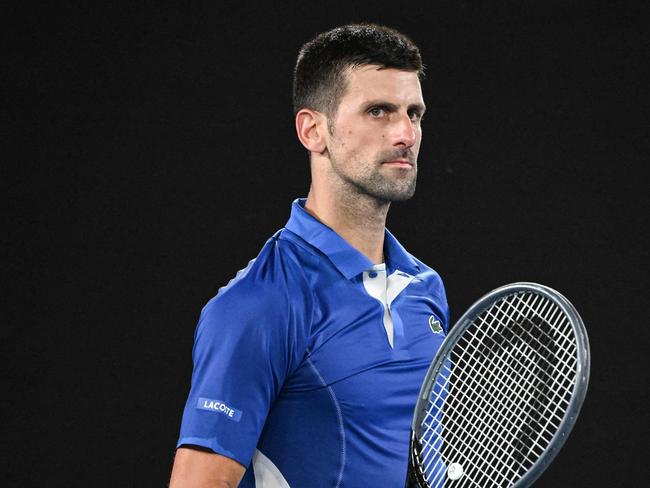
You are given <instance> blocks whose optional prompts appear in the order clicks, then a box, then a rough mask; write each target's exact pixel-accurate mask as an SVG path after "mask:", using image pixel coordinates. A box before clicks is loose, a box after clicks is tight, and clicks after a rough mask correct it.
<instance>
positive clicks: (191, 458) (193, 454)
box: [169, 447, 246, 488]
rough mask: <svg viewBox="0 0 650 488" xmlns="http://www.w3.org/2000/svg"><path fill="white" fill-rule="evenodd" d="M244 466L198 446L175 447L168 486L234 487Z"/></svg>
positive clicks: (195, 487)
mask: <svg viewBox="0 0 650 488" xmlns="http://www.w3.org/2000/svg"><path fill="white" fill-rule="evenodd" d="M245 471H246V468H244V466H242V465H241V464H239V463H238V462H237V461H233V460H232V459H230V458H228V457H226V456H221V455H220V454H215V453H213V452H212V451H207V450H203V449H198V448H189V447H179V448H178V449H176V457H175V458H174V467H173V469H172V476H171V480H170V482H169V488H235V487H236V486H237V485H239V482H240V481H241V479H242V478H243V476H244V472H245Z"/></svg>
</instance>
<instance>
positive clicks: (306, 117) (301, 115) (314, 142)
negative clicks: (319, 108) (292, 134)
mask: <svg viewBox="0 0 650 488" xmlns="http://www.w3.org/2000/svg"><path fill="white" fill-rule="evenodd" d="M296 133H297V134H298V139H300V142H301V143H302V145H303V146H305V148H306V149H307V150H308V151H309V152H315V153H318V154H322V153H323V152H324V151H325V149H326V148H327V138H326V137H327V120H326V119H325V116H324V115H323V114H321V113H320V112H316V111H314V110H310V109H308V108H303V109H301V110H300V111H299V112H298V113H297V114H296Z"/></svg>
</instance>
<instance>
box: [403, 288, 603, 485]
mask: <svg viewBox="0 0 650 488" xmlns="http://www.w3.org/2000/svg"><path fill="white" fill-rule="evenodd" d="M589 364H590V354H589V343H588V339H587V334H586V332H585V328H584V324H583V323H582V320H581V318H580V316H579V315H578V312H577V311H576V310H575V308H574V307H573V305H571V303H569V301H568V300H567V299H566V298H564V297H563V296H562V295H561V294H560V293H558V292H557V291H555V290H553V289H551V288H548V287H546V286H543V285H538V284H535V283H514V284H510V285H506V286H503V287H501V288H497V289H496V290H493V291H492V292H490V293H488V294H487V295H485V296H484V297H483V298H481V299H480V300H478V301H477V302H476V303H474V304H473V305H472V306H471V307H470V309H469V310H468V311H467V312H466V313H465V314H464V315H463V316H462V317H461V318H460V320H459V321H458V322H457V323H456V325H455V326H454V327H453V328H452V329H451V332H450V333H449V335H448V336H447V338H446V339H445V341H444V342H443V344H442V346H441V347H440V350H439V351H438V354H437V355H436V357H435V358H434V360H433V362H432V363H431V366H430V367H429V371H428V372H427V375H426V377H425V379H424V382H423V384H422V388H421V390H420V395H419V397H418V401H417V404H416V407H415V413H414V416H413V423H412V425H411V446H410V449H409V450H410V453H409V466H408V474H407V480H406V486H407V488H488V487H489V488H493V487H499V488H505V487H516V488H523V487H528V486H530V485H531V484H532V483H533V482H534V481H535V480H536V479H537V478H538V477H539V475H540V474H542V472H543V471H544V469H546V467H547V466H548V465H549V464H550V462H551V461H552V460H553V458H554V457H555V456H556V455H557V453H558V451H559V450H560V448H561V447H562V445H563V444H564V441H565V440H566V438H567V436H568V434H569V432H570V431H571V429H572V427H573V425H574V424H575V422H576V419H577V417H578V413H579V412H580V407H581V406H582V402H583V400H584V398H585V394H586V392H587V384H588V382H589Z"/></svg>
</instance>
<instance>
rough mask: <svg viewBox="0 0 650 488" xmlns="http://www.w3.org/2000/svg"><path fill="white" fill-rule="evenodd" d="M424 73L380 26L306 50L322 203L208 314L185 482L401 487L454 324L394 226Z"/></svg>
mask: <svg viewBox="0 0 650 488" xmlns="http://www.w3.org/2000/svg"><path fill="white" fill-rule="evenodd" d="M422 70H423V68H422V61H421V59H420V54H419V51H418V48H417V47H416V46H415V45H414V44H413V43H412V41H410V40H409V39H408V38H407V37H405V36H404V35H402V34H400V33H398V32H396V31H394V30H391V29H389V28H386V27H382V26H377V25H370V24H363V25H348V26H344V27H339V28H336V29H334V30H332V31H329V32H326V33H323V34H321V35H319V36H318V37H316V38H315V39H314V40H312V41H311V42H309V43H307V44H305V46H303V48H302V49H301V52H300V54H299V57H298V61H297V64H296V69H295V76H294V109H295V114H296V117H295V121H296V131H297V134H298V138H299V139H300V142H301V143H302V144H303V146H304V147H305V148H306V149H307V150H308V151H309V153H310V160H311V173H312V184H311V187H310V189H309V195H308V197H307V199H306V200H302V199H298V200H296V201H295V202H294V203H293V206H292V209H291V216H290V218H289V221H288V222H287V224H286V226H285V227H284V228H283V229H281V230H280V231H278V232H277V233H276V234H275V235H274V236H273V237H272V238H271V239H269V241H268V242H267V243H266V245H265V246H264V248H263V249H262V251H261V252H260V254H259V255H258V257H257V258H256V259H255V260H253V261H251V262H250V263H249V265H248V266H247V267H246V269H244V270H242V271H240V272H239V273H238V274H237V276H236V277H235V278H234V279H233V280H231V281H230V283H228V285H227V286H225V287H223V288H221V289H220V290H219V293H218V294H217V296H216V297H215V298H213V299H212V300H211V301H210V302H209V303H208V304H207V305H206V306H205V308H204V309H203V311H202V313H201V317H200V320H199V324H198V326H197V330H196V335H195V346H194V353H193V359H194V371H193V374H192V387H191V391H190V394H189V398H188V401H187V404H186V407H185V411H184V415H183V422H182V426H181V435H180V439H179V441H178V449H177V453H176V458H175V461H174V468H173V472H172V480H171V487H172V488H184V487H235V486H238V485H239V486H243V487H264V488H275V487H282V488H287V487H292V488H320V487H339V486H340V487H346V488H353V487H359V488H361V487H364V488H367V487H379V486H381V487H395V488H397V487H400V488H401V487H403V486H404V481H405V475H406V465H407V454H408V444H409V427H410V422H411V417H412V414H413V409H414V405H415V402H416V397H417V394H418V391H419V388H420V384H421V381H422V379H423V378H424V374H425V372H426V370H427V368H428V366H429V363H430V361H431V359H432V358H433V356H434V355H435V352H436V351H437V349H438V347H439V346H440V344H441V342H442V340H443V338H444V333H445V331H446V330H447V325H448V320H449V316H448V307H447V302H446V298H445V292H444V288H443V285H442V282H441V280H440V277H439V276H438V275H437V274H436V273H435V272H434V271H433V270H432V269H431V268H429V267H427V266H426V265H425V264H423V263H422V262H420V261H418V260H417V259H415V258H414V257H413V256H411V255H410V254H409V253H408V252H406V251H405V250H404V248H403V247H402V246H401V245H400V244H399V242H397V240H396V239H395V238H394V237H393V236H392V235H391V234H390V233H389V232H388V231H387V230H386V229H385V222H386V215H387V212H388V208H389V206H390V204H391V202H393V201H402V200H406V199H408V198H410V197H411V196H412V195H413V193H414V191H415V181H416V174H417V155H418V150H419V147H420V141H421V136H422V134H421V128H420V121H421V119H422V115H423V113H424V111H425V105H424V102H423V100H422V91H421V88H420V78H421V77H422V74H423V71H422ZM240 483H241V484H240Z"/></svg>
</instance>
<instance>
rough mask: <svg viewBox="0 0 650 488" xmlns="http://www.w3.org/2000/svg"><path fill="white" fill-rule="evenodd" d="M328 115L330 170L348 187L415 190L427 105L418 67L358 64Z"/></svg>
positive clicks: (379, 195) (406, 193)
mask: <svg viewBox="0 0 650 488" xmlns="http://www.w3.org/2000/svg"><path fill="white" fill-rule="evenodd" d="M347 79H348V86H347V91H346V93H345V95H343V97H342V98H341V100H340V102H339V106H338V109H337V111H336V115H335V117H334V119H333V120H330V121H329V122H330V138H329V141H328V145H327V149H328V152H329V157H330V161H331V163H332V169H333V171H334V172H335V173H336V174H337V175H338V177H339V178H340V180H341V181H342V182H343V183H344V184H345V186H346V187H348V188H349V189H350V190H351V191H353V192H357V193H361V194H365V195H369V196H371V197H374V198H376V199H377V200H381V201H402V200H407V199H409V198H411V197H412V196H413V194H414V193H415V181H416V176H417V156H418V152H419V150H420V142H421V139H422V130H421V128H420V119H421V118H422V115H423V113H424V110H425V106H424V101H423V100H422V90H421V88H420V81H419V79H418V76H417V73H415V72H411V71H401V70H397V69H378V67H377V66H374V65H370V66H362V67H359V68H355V69H352V70H350V71H348V74H347Z"/></svg>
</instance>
